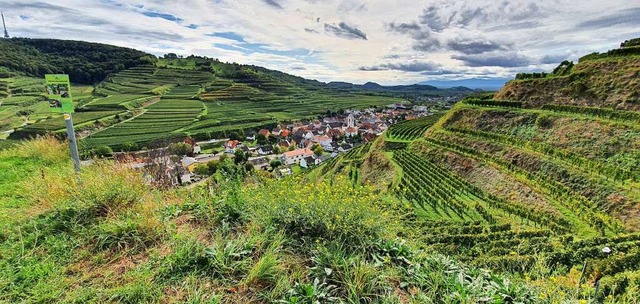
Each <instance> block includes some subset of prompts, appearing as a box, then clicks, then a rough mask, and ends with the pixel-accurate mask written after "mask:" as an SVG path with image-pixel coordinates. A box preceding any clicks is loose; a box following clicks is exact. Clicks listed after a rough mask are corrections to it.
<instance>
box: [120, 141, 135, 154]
mask: <svg viewBox="0 0 640 304" xmlns="http://www.w3.org/2000/svg"><path fill="white" fill-rule="evenodd" d="M120 150H121V151H123V152H131V151H136V150H138V144H137V143H135V142H133V141H128V142H126V143H124V144H122V147H121V148H120Z"/></svg>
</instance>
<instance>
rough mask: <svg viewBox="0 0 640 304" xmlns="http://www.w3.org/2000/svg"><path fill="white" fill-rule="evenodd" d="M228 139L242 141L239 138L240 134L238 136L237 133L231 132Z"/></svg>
mask: <svg viewBox="0 0 640 304" xmlns="http://www.w3.org/2000/svg"><path fill="white" fill-rule="evenodd" d="M229 139H230V140H242V137H240V134H238V132H231V134H229Z"/></svg>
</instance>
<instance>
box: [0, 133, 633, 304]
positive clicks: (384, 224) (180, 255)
mask: <svg viewBox="0 0 640 304" xmlns="http://www.w3.org/2000/svg"><path fill="white" fill-rule="evenodd" d="M49 140H50V139H42V140H41V141H44V142H46V141H49ZM50 144H51V145H53V144H56V143H55V142H54V141H51V142H50ZM29 145H30V147H31V148H32V149H36V148H40V147H43V146H46V144H45V143H43V142H40V143H33V144H29ZM57 145H58V147H60V148H61V149H64V145H63V144H57ZM44 148H46V147H44ZM20 149H23V150H21V151H22V152H23V153H24V154H27V155H39V156H37V157H38V158H37V159H41V160H44V162H52V161H55V160H57V159H58V158H56V157H53V155H56V154H57V152H56V151H55V150H50V151H51V154H47V153H43V152H42V151H40V152H37V151H30V150H29V149H28V148H27V147H24V146H23V147H21V148H20ZM45 151H46V150H45ZM38 153H42V154H38ZM11 155H16V154H11ZM60 157H61V158H60V159H61V160H60V161H59V163H62V164H63V165H62V166H61V167H52V169H44V168H43V169H42V171H38V170H35V171H33V172H31V173H29V174H28V176H24V177H23V179H24V182H23V183H20V184H19V186H18V187H19V188H18V189H20V190H19V191H17V192H19V193H20V195H19V199H20V200H26V201H29V202H30V203H29V204H25V205H24V206H25V207H24V208H28V209H36V210H37V211H38V212H34V213H32V214H31V213H28V216H27V218H26V220H24V221H21V222H19V223H17V224H15V225H13V226H12V227H8V229H5V230H4V231H3V233H2V238H0V302H8V303H14V302H65V303H87V302H96V303H104V302H114V303H159V302H181V303H541V302H543V303H544V302H554V301H556V300H557V301H559V300H565V299H571V298H572V297H573V295H569V294H568V293H566V294H565V295H564V296H562V297H560V296H559V295H553V296H552V297H551V298H550V295H546V298H544V299H543V298H542V297H541V296H540V295H541V294H542V293H541V290H542V289H543V288H550V287H548V286H545V285H542V284H539V285H537V286H540V287H532V286H531V285H527V284H526V283H525V282H524V281H523V280H522V279H515V278H510V277H509V276H505V275H496V274H494V273H491V272H489V271H487V270H482V269H478V268H474V267H470V266H467V265H466V264H463V263H460V262H456V261H454V260H452V259H451V258H449V257H445V256H440V255H434V254H432V253H426V252H423V251H420V250H418V249H416V247H413V246H410V245H408V244H409V243H405V242H404V241H402V240H400V239H397V238H396V237H395V235H396V234H397V232H398V231H400V230H402V229H400V228H401V227H396V226H395V225H396V224H395V223H396V222H395V218H394V216H395V215H393V214H391V213H389V212H388V211H387V209H386V207H385V206H384V204H385V203H388V202H383V198H381V197H380V196H379V195H378V194H374V193H373V192H372V191H370V189H369V188H367V187H361V186H354V185H353V184H352V183H350V182H348V181H347V179H346V177H340V178H336V179H333V181H331V180H327V181H325V182H323V183H320V184H305V182H303V181H302V180H298V179H285V180H281V181H273V180H266V181H265V180H262V179H260V178H252V180H253V181H254V182H253V183H251V184H238V183H239V181H237V180H235V179H233V178H230V177H229V176H224V175H223V174H222V173H220V174H217V176H216V177H215V178H214V180H212V182H211V183H210V184H207V185H203V186H201V187H196V188H195V189H189V190H186V189H180V190H163V191H160V190H156V189H153V188H151V187H150V186H148V185H147V184H146V183H145V182H144V180H143V179H142V176H141V174H140V173H139V172H136V171H132V170H129V169H126V168H123V167H120V166H118V165H116V164H113V163H109V162H97V163H95V164H93V165H90V166H86V167H83V169H82V172H81V173H80V174H78V175H75V174H74V173H73V170H72V166H71V165H70V163H69V161H68V158H67V157H66V156H63V155H60ZM38 162H40V160H38ZM54 168H55V169H54ZM106 177H108V178H106ZM540 277H541V278H543V277H545V275H541V276H540ZM621 282H622V283H624V282H623V281H621ZM622 283H621V284H622ZM634 284H635V285H634ZM628 285H629V286H631V287H628V288H627V290H637V289H633V288H637V287H634V286H637V283H634V281H630V282H629V283H628ZM620 286H621V285H620ZM561 290H562V291H566V290H567V289H565V287H562V289H561ZM558 294H559V293H558ZM616 299H620V298H616Z"/></svg>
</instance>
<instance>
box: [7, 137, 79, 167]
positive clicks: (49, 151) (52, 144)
mask: <svg viewBox="0 0 640 304" xmlns="http://www.w3.org/2000/svg"><path fill="white" fill-rule="evenodd" d="M10 152H11V153H15V155H18V156H20V157H24V158H28V159H30V160H32V161H39V162H41V163H42V165H45V166H46V165H52V164H55V163H60V162H65V161H67V162H68V161H70V157H69V146H68V144H67V143H65V142H62V141H59V140H58V139H56V138H55V137H53V136H42V137H39V138H38V139H36V140H29V141H25V142H22V143H20V144H19V145H17V146H15V147H14V148H13V149H12V150H11V151H10Z"/></svg>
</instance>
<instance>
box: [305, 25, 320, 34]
mask: <svg viewBox="0 0 640 304" xmlns="http://www.w3.org/2000/svg"><path fill="white" fill-rule="evenodd" d="M304 30H305V32H307V33H312V34H318V33H319V32H318V31H316V30H314V29H310V28H307V27H305V28H304Z"/></svg>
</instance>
